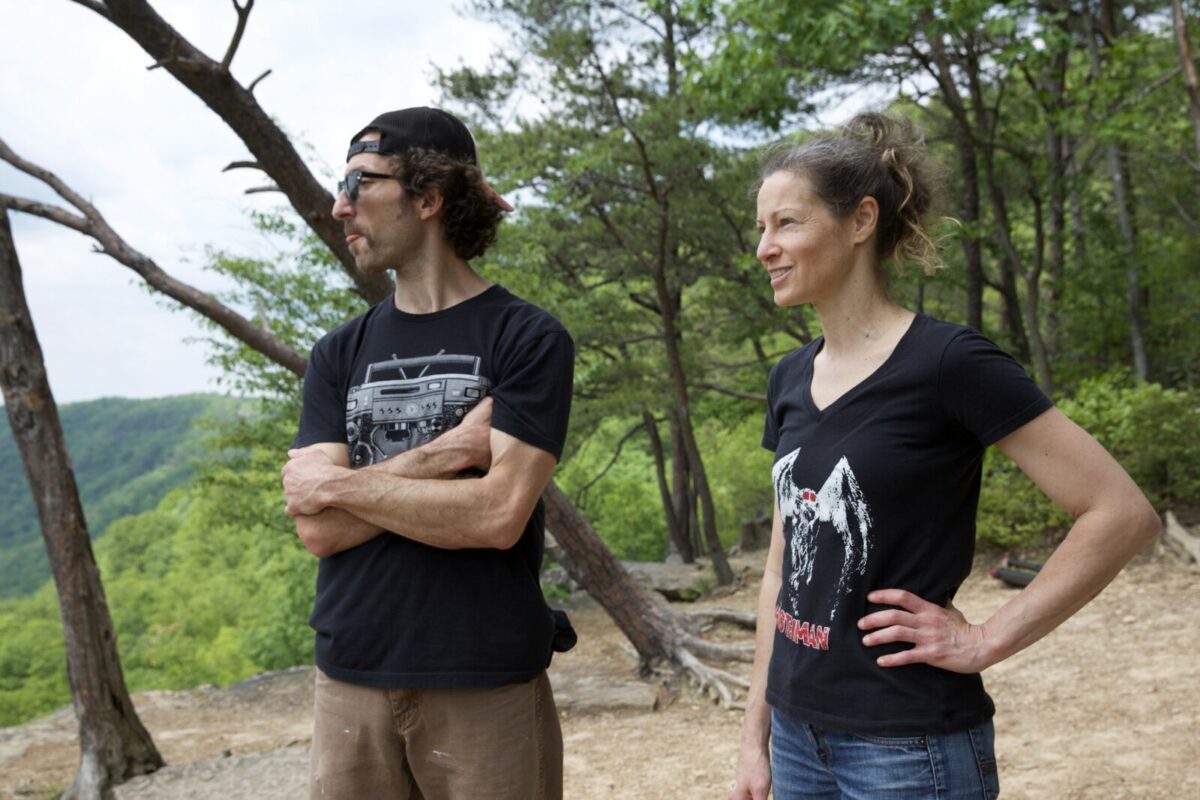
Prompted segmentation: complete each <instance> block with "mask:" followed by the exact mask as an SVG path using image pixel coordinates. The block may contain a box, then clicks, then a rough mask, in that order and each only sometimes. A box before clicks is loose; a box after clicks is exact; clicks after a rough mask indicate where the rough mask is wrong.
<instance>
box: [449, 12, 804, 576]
mask: <svg viewBox="0 0 1200 800" xmlns="http://www.w3.org/2000/svg"><path fill="white" fill-rule="evenodd" d="M475 9H476V11H478V12H479V13H480V14H483V15H486V16H487V17H488V18H490V19H492V20H494V21H496V22H498V23H500V24H501V25H503V26H504V27H505V28H506V29H507V30H508V31H509V32H510V34H511V46H510V47H509V48H507V49H509V50H511V51H516V52H521V53H523V54H524V57H523V58H521V59H520V60H519V61H517V60H513V59H508V58H498V59H496V60H495V61H494V62H493V63H492V64H491V65H490V66H489V67H488V68H486V69H484V70H472V69H466V68H463V69H459V70H456V71H453V72H449V73H446V74H443V75H442V76H441V83H442V86H443V89H444V90H445V91H446V93H447V94H448V95H449V97H450V98H451V99H452V100H454V101H455V102H456V103H457V104H459V105H461V106H464V107H466V108H467V109H468V111H469V113H470V115H471V116H472V117H474V118H475V119H477V120H479V121H480V123H481V128H482V130H483V131H484V132H485V134H486V147H487V151H488V153H489V154H490V155H489V173H490V174H491V175H492V177H493V178H495V179H496V180H497V181H498V182H499V183H501V184H502V185H505V186H506V187H509V188H511V189H513V190H517V191H520V192H521V193H522V196H524V197H526V198H528V201H527V202H526V203H525V204H523V206H522V209H521V212H520V213H519V214H518V215H517V217H516V219H515V225H514V226H513V227H511V228H510V229H509V233H508V234H507V238H506V247H505V248H502V251H501V255H500V258H501V260H502V263H505V261H507V263H510V264H512V265H513V266H516V265H518V264H519V265H520V272H521V273H523V274H525V275H529V274H530V272H531V271H532V273H533V275H532V277H530V279H529V280H530V281H531V284H536V285H537V286H538V287H539V288H541V287H554V286H555V285H556V284H563V285H564V288H562V289H558V290H555V289H554V288H550V289H548V292H549V294H550V296H551V298H552V303H553V302H554V300H556V299H558V297H559V295H563V296H562V299H561V302H560V305H559V308H558V309H554V310H561V311H564V312H567V313H564V314H563V316H564V318H569V319H571V320H572V322H573V327H574V328H575V329H576V332H577V338H578V339H579V341H580V344H581V357H582V360H583V361H584V363H585V366H584V368H583V369H582V370H581V379H580V381H579V386H580V395H579V396H580V398H581V399H582V400H583V402H584V405H585V407H584V408H583V409H582V413H583V417H584V418H585V419H589V418H599V417H602V416H609V415H612V414H628V415H629V416H630V418H631V419H637V418H638V411H639V410H640V411H641V414H640V425H639V426H638V427H639V429H640V431H641V432H643V433H644V435H645V438H646V444H647V446H648V448H649V450H650V452H651V453H652V454H653V456H654V459H655V464H656V478H657V481H658V484H659V487H660V494H661V496H662V507H663V512H664V515H665V518H666V520H667V528H668V530H669V531H670V532H671V534H672V541H674V542H675V545H676V549H677V550H678V552H679V553H680V554H681V555H683V556H684V557H685V558H686V557H687V555H688V544H689V542H688V531H689V528H690V527H691V525H692V522H693V521H694V520H697V519H699V520H702V522H703V530H704V535H703V537H702V538H701V542H700V543H699V544H700V545H701V546H705V547H707V548H708V550H709V553H710V554H711V555H712V557H713V560H714V563H715V564H716V566H717V571H718V576H719V579H720V580H721V581H722V582H726V581H727V580H729V578H730V575H729V573H728V570H727V568H726V567H725V566H724V563H723V562H724V559H723V557H722V554H721V551H720V543H719V540H718V538H717V535H716V529H715V513H714V504H713V499H712V498H713V489H712V486H711V483H712V482H711V480H710V478H709V475H708V469H707V468H706V466H705V459H706V456H705V454H704V452H703V451H704V447H703V446H702V443H701V442H700V441H699V438H698V436H697V432H696V431H697V429H698V427H700V421H701V420H702V419H703V413H702V411H701V409H702V403H703V400H702V399H701V398H702V397H703V396H705V395H707V394H709V393H719V394H725V395H727V396H728V395H733V396H737V397H741V398H749V399H754V400H757V401H758V402H759V403H761V402H762V401H763V400H764V399H765V398H764V397H763V396H762V395H761V390H760V393H750V392H746V391H744V390H742V389H741V388H740V387H738V386H737V384H738V383H740V382H741V381H742V380H744V379H745V376H749V381H752V383H751V385H753V386H754V387H755V388H758V387H760V386H761V385H762V383H763V382H764V379H765V377H766V371H767V368H768V366H769V363H770V361H771V358H772V356H771V355H770V354H768V352H767V349H768V348H770V349H775V348H778V347H779V344H780V343H784V344H789V345H791V346H794V345H795V344H796V343H803V342H806V341H808V340H809V339H811V336H810V335H809V334H808V332H807V329H806V326H805V322H804V320H805V317H804V313H805V312H804V311H790V312H782V311H780V310H779V309H776V308H775V307H774V305H773V303H772V302H771V300H770V295H769V293H768V292H767V291H766V281H765V280H764V277H763V272H762V270H761V267H760V266H758V265H757V264H754V262H753V261H751V260H750V253H751V252H752V251H753V245H752V243H751V242H750V241H749V235H750V233H751V232H752V230H753V220H752V218H751V216H750V210H751V204H750V203H748V202H747V200H746V195H745V192H746V188H747V187H748V186H749V185H750V183H751V182H752V180H753V171H754V163H755V160H756V159H755V158H754V155H753V153H752V152H749V151H748V149H746V148H739V147H734V146H728V145H725V146H722V145H719V144H717V143H716V142H715V141H714V139H715V138H716V137H715V136H714V131H715V130H716V128H717V126H718V124H719V119H718V115H717V113H716V112H717V108H716V107H715V106H714V105H713V104H712V103H711V102H710V99H709V98H708V96H707V94H706V93H705V92H704V91H702V90H697V88H696V87H695V86H693V85H691V84H689V82H688V81H687V79H686V77H687V73H686V65H687V64H688V63H690V62H693V61H696V60H702V59H703V58H704V57H705V56H706V55H707V54H708V53H709V51H710V50H711V49H712V47H713V46H714V41H713V38H712V35H711V32H710V30H709V29H708V27H707V26H706V24H705V23H704V21H703V19H702V18H700V17H699V16H697V15H696V14H695V13H694V12H693V9H692V8H691V7H690V6H689V5H688V4H685V3H680V2H632V1H630V0H625V1H624V2H543V1H542V0H506V1H505V2H479V3H476V5H475ZM532 94H536V96H537V97H538V100H539V108H538V110H537V112H536V113H528V112H526V111H524V109H523V108H522V106H521V105H520V103H519V98H522V97H523V96H527V95H532ZM501 119H503V120H506V122H505V124H503V125H501V124H498V123H497V122H496V121H497V120H501ZM531 256H532V257H531ZM531 267H532V270H531ZM788 339H790V342H788V341H786V340H788ZM779 354H780V353H775V354H774V355H775V356H778V355H779ZM731 384H733V386H731ZM751 408H752V409H753V410H752V411H750V413H755V414H757V413H760V410H761V405H759V406H757V407H751ZM748 410H749V409H748ZM660 420H661V421H662V423H665V428H666V432H667V435H666V436H665V437H664V436H662V435H661V433H660V429H659V425H660V424H661V423H660ZM664 438H665V439H666V442H664V441H663V440H664ZM668 461H670V469H669V470H668V467H667V462H668ZM668 472H669V473H670V474H668ZM697 501H698V505H699V509H698V511H697V509H696V506H697ZM697 549H698V550H699V549H700V548H699V547H698V548H697Z"/></svg>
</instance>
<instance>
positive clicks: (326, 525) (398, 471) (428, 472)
mask: <svg viewBox="0 0 1200 800" xmlns="http://www.w3.org/2000/svg"><path fill="white" fill-rule="evenodd" d="M459 461H460V459H458V460H456V459H452V458H449V457H447V455H446V450H445V448H438V447H437V446H436V445H435V446H426V447H423V448H417V449H414V450H408V451H406V452H404V453H399V454H397V455H396V456H394V457H392V458H389V459H387V460H385V461H380V462H377V463H375V464H371V465H370V466H367V467H363V468H362V471H375V472H378V473H380V474H386V475H393V476H396V477H404V478H415V479H432V478H438V477H441V476H442V475H443V474H444V473H445V472H446V471H448V470H453V469H454V468H456V466H457V465H458V463H459ZM385 530H386V528H384V527H382V526H380V525H377V524H374V523H371V522H367V521H365V520H363V519H360V518H359V517H357V516H355V515H354V514H353V513H351V512H350V511H347V510H346V509H344V508H337V507H329V508H326V509H324V510H322V511H320V512H318V513H316V514H309V515H301V516H298V517H296V534H297V536H299V537H300V541H301V542H303V544H304V546H305V547H306V548H308V550H309V552H311V553H312V554H313V555H315V556H316V557H317V558H328V557H329V556H332V555H335V554H337V553H340V552H342V551H343V550H349V549H350V548H352V547H358V546H359V545H360V544H363V543H364V542H368V541H370V540H371V539H374V538H375V537H376V536H378V535H379V534H381V533H383V532H384V531H385Z"/></svg>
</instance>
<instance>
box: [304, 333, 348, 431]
mask: <svg viewBox="0 0 1200 800" xmlns="http://www.w3.org/2000/svg"><path fill="white" fill-rule="evenodd" d="M320 442H340V443H342V444H346V398H345V397H344V396H343V394H342V392H341V389H340V388H339V386H338V379H337V370H336V369H335V368H334V365H333V364H331V363H330V360H329V356H328V355H327V354H326V352H325V348H324V347H322V342H317V344H316V346H314V347H313V349H312V353H311V354H310V355H309V357H308V368H307V369H305V370H304V392H303V396H302V404H301V406H300V429H299V431H297V433H296V438H295V439H294V440H293V441H292V447H306V446H308V445H310V444H318V443H320Z"/></svg>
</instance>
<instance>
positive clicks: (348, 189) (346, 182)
mask: <svg viewBox="0 0 1200 800" xmlns="http://www.w3.org/2000/svg"><path fill="white" fill-rule="evenodd" d="M363 178H374V179H375V180H393V181H395V180H399V179H400V178H399V176H398V175H388V174H386V173H383V172H364V171H363V170H361V169H355V170H351V171H350V172H347V173H346V177H345V178H344V179H342V180H340V181H338V184H337V193H338V194H339V195H340V194H341V193H342V192H345V193H346V197H347V199H349V200H350V202H351V203H357V202H358V186H359V184H360V183H362V179H363Z"/></svg>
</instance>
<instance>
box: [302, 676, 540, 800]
mask: <svg viewBox="0 0 1200 800" xmlns="http://www.w3.org/2000/svg"><path fill="white" fill-rule="evenodd" d="M562 792H563V788H562V731H561V729H560V728H559V725H558V712H557V710H556V709H555V708H554V696H553V695H552V694H551V692H550V681H549V679H548V678H547V677H546V673H544V672H543V673H542V674H541V675H539V676H538V677H537V678H534V679H533V680H532V681H529V682H528V683H516V684H511V685H508V686H499V687H496V688H486V689H373V688H371V687H368V686H357V685H354V684H350V683H343V682H342V681H336V680H334V679H333V678H330V677H329V676H328V675H326V674H325V673H323V672H321V671H320V670H317V687H316V694H315V696H314V700H313V743H312V774H311V797H312V798H313V799H314V800H316V798H321V799H322V800H360V799H361V798H370V799H371V800H375V799H376V798H379V799H380V800H478V798H489V799H490V798H495V800H561V798H562Z"/></svg>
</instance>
